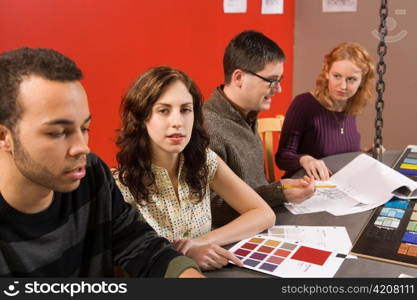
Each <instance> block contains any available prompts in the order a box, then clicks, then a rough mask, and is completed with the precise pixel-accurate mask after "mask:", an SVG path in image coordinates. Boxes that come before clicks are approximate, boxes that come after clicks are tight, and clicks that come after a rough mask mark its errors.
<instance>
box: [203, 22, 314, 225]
mask: <svg viewBox="0 0 417 300" xmlns="http://www.w3.org/2000/svg"><path fill="white" fill-rule="evenodd" d="M284 60H285V55H284V52H283V51H282V49H281V48H280V47H279V46H278V45H277V44H276V43H275V42H274V41H272V40H271V39H269V38H268V37H266V36H265V35H264V34H262V33H260V32H256V31H252V30H247V31H243V32H241V33H239V34H238V35H237V36H235V37H234V38H233V39H232V40H231V41H230V42H229V44H228V46H227V47H226V50H225V53H224V57H223V69H224V77H225V83H224V84H223V85H220V86H218V87H217V88H216V89H215V90H214V92H213V94H212V95H211V97H210V99H208V100H207V101H206V102H205V103H204V106H203V111H204V117H205V122H206V127H207V131H208V133H209V136H210V148H211V149H213V150H214V151H215V152H216V153H217V154H218V155H219V156H220V157H221V158H222V159H223V160H224V161H225V162H226V163H227V164H228V165H229V167H230V168H231V169H232V170H233V171H234V172H235V173H236V174H237V175H238V176H239V177H240V178H242V179H243V180H244V181H245V182H246V183H248V184H249V185H250V186H251V187H252V188H253V189H254V190H255V191H256V192H258V194H259V195H260V196H261V197H262V198H264V199H265V201H266V202H268V203H269V205H270V206H272V207H275V206H278V205H280V204H282V203H283V202H285V201H290V202H294V203H300V202H302V201H304V200H306V199H308V198H309V197H310V196H311V195H312V193H313V191H314V187H313V183H312V182H311V180H310V179H309V178H307V177H305V178H303V179H283V180H281V181H277V182H273V183H269V182H268V181H267V180H266V177H265V173H264V152H263V148H262V143H261V140H260V138H259V136H258V133H257V119H258V113H259V112H260V111H263V110H268V109H269V108H270V107H271V102H272V96H273V95H274V94H275V93H280V92H281V84H280V82H281V80H282V78H283V72H284ZM281 185H293V186H297V187H298V188H293V189H285V190H283V189H281ZM237 215H238V213H237V212H236V211H235V210H234V209H233V208H231V207H230V206H228V205H227V204H226V203H225V202H224V201H223V200H222V199H221V198H220V196H218V195H215V194H213V193H212V218H213V225H214V226H216V227H218V226H221V225H223V224H225V223H227V222H229V221H231V220H232V219H234V218H235V217H237Z"/></svg>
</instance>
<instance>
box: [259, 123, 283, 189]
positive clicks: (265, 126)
mask: <svg viewBox="0 0 417 300" xmlns="http://www.w3.org/2000/svg"><path fill="white" fill-rule="evenodd" d="M283 123H284V116H283V115H277V116H276V117H275V118H260V119H258V133H259V136H260V137H261V140H262V143H263V144H264V149H265V156H266V158H265V163H266V166H265V170H266V171H267V172H266V178H267V179H268V181H269V182H273V181H275V171H274V150H275V149H274V132H275V133H280V132H281V129H282V124H283Z"/></svg>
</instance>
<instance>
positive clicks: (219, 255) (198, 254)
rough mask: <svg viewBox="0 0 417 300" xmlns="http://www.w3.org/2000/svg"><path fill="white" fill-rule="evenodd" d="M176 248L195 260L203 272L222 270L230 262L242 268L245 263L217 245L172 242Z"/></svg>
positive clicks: (191, 241)
mask: <svg viewBox="0 0 417 300" xmlns="http://www.w3.org/2000/svg"><path fill="white" fill-rule="evenodd" d="M172 245H173V246H174V248H175V249H176V250H177V251H178V252H180V253H182V254H184V255H186V256H188V257H190V258H192V259H194V261H195V262H196V263H197V264H198V266H199V267H200V268H202V269H203V270H215V269H220V268H222V267H224V266H225V265H227V264H228V262H229V260H230V261H232V262H233V263H235V264H236V265H237V266H239V267H242V266H243V263H242V262H241V261H240V260H239V259H238V258H237V257H236V256H235V255H234V254H233V253H232V252H230V251H228V250H226V249H224V248H222V247H220V246H219V245H216V244H211V243H210V244H203V243H198V242H196V241H194V240H176V241H174V242H172Z"/></svg>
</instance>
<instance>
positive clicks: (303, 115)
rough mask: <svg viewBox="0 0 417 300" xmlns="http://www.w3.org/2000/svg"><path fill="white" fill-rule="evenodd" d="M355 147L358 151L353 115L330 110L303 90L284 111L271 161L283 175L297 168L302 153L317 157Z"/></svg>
mask: <svg viewBox="0 0 417 300" xmlns="http://www.w3.org/2000/svg"><path fill="white" fill-rule="evenodd" d="M342 132H343V133H342ZM356 151H360V134H359V132H358V130H357V128H356V117H355V116H353V115H348V114H346V113H344V112H334V111H330V110H328V109H326V108H325V107H323V106H322V105H321V104H320V103H319V102H318V101H317V99H316V98H315V97H314V96H313V95H312V94H311V93H304V94H301V95H298V96H297V97H295V98H294V100H293V101H292V103H291V105H290V107H289V108H288V111H287V113H286V115H285V120H284V125H283V128H282V132H281V137H280V142H279V147H278V151H277V153H276V154H275V162H276V164H277V166H278V167H279V168H280V169H281V170H285V171H286V173H285V174H284V177H290V176H291V175H292V174H293V173H294V172H295V171H297V170H298V169H299V168H301V166H300V161H299V160H300V157H301V156H302V155H305V154H308V155H311V156H313V157H314V158H317V159H320V158H323V157H326V156H329V155H334V154H339V153H346V152H356Z"/></svg>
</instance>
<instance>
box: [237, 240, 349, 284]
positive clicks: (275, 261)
mask: <svg viewBox="0 0 417 300" xmlns="http://www.w3.org/2000/svg"><path fill="white" fill-rule="evenodd" d="M229 251H231V252H233V253H234V254H235V255H236V256H237V257H238V258H239V259H240V260H241V261H242V262H243V265H244V267H246V268H248V269H252V270H255V271H259V272H263V273H267V274H270V275H273V276H278V277H294V278H296V277H327V278H329V277H333V276H334V274H336V272H337V270H338V269H339V267H340V265H341V264H342V263H343V261H344V259H345V257H346V255H344V254H338V253H336V252H334V251H329V250H324V249H320V248H317V247H315V246H309V245H307V244H299V243H296V242H291V241H288V240H284V239H279V238H276V237H272V236H266V235H257V236H254V237H252V238H248V239H245V240H242V241H240V242H239V243H237V244H236V245H234V246H233V247H232V248H230V249H229Z"/></svg>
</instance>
